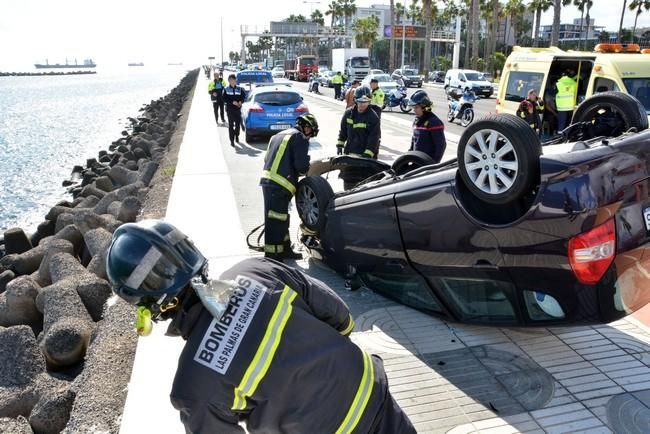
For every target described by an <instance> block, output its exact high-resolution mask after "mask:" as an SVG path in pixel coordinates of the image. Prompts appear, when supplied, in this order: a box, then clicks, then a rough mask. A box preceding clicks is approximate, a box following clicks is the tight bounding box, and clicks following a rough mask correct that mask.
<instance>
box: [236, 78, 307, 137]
mask: <svg viewBox="0 0 650 434" xmlns="http://www.w3.org/2000/svg"><path fill="white" fill-rule="evenodd" d="M308 112H309V109H308V108H307V105H305V103H304V102H303V98H302V96H301V95H300V93H299V92H297V91H296V90H294V89H292V88H291V87H290V86H288V85H284V84H274V85H270V86H260V87H256V88H253V89H252V90H251V92H249V94H248V96H247V98H246V101H245V102H244V104H243V105H242V126H243V128H244V131H245V132H246V141H247V142H249V141H251V140H254V139H255V137H260V136H266V137H268V136H272V135H273V134H275V133H277V132H279V131H282V130H285V129H287V128H291V127H292V126H294V125H295V123H296V119H297V118H298V116H300V115H303V114H305V113H308Z"/></svg>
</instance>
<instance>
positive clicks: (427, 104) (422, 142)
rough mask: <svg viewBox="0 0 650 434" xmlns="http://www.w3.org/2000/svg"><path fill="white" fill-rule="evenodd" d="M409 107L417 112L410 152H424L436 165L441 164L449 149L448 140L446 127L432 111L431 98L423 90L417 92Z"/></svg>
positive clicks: (412, 97) (409, 102)
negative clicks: (446, 150)
mask: <svg viewBox="0 0 650 434" xmlns="http://www.w3.org/2000/svg"><path fill="white" fill-rule="evenodd" d="M408 106H409V107H413V111H414V112H415V120H414V121H413V136H412V137H411V147H410V148H409V151H420V152H424V153H425V154H427V155H428V156H430V157H431V159H432V160H433V162H434V163H439V162H440V160H442V156H443V154H444V153H445V149H446V148H447V140H446V139H445V125H444V124H443V123H442V121H441V120H440V118H439V117H438V116H436V115H435V114H434V113H433V111H431V109H432V108H433V103H432V102H431V98H429V95H427V93H426V92H425V91H423V90H418V91H415V92H414V93H413V95H411V98H409V101H408Z"/></svg>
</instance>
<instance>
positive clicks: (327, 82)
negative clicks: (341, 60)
mask: <svg viewBox="0 0 650 434" xmlns="http://www.w3.org/2000/svg"><path fill="white" fill-rule="evenodd" d="M335 75H336V73H335V72H334V71H325V72H324V73H321V74H319V75H318V83H319V84H320V85H321V86H324V87H334V85H333V84H332V77H334V76H335Z"/></svg>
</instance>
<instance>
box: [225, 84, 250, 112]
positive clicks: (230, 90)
mask: <svg viewBox="0 0 650 434" xmlns="http://www.w3.org/2000/svg"><path fill="white" fill-rule="evenodd" d="M245 99H246V91H245V90H244V89H243V88H242V87H241V86H237V85H235V86H226V88H225V89H224V90H223V100H224V101H225V103H226V110H229V111H239V110H241V107H237V106H236V105H234V104H233V103H234V102H236V101H237V102H242V103H243V102H244V100H245Z"/></svg>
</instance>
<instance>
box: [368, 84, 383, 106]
mask: <svg viewBox="0 0 650 434" xmlns="http://www.w3.org/2000/svg"><path fill="white" fill-rule="evenodd" d="M384 98H385V94H384V91H383V90H381V88H379V87H378V88H377V89H375V90H373V91H372V98H370V104H373V105H376V106H379V107H383V106H384Z"/></svg>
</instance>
